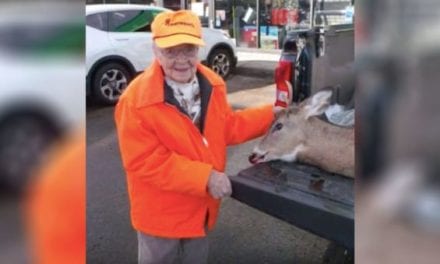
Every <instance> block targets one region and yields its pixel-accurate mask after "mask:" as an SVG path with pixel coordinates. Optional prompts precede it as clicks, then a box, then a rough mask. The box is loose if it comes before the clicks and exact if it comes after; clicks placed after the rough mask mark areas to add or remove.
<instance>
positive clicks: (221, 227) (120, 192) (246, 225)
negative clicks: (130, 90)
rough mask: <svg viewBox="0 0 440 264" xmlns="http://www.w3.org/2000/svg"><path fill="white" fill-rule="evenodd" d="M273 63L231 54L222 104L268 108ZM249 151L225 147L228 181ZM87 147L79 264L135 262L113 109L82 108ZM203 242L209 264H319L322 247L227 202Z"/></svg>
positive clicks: (297, 231) (248, 145)
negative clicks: (82, 262)
mask: <svg viewBox="0 0 440 264" xmlns="http://www.w3.org/2000/svg"><path fill="white" fill-rule="evenodd" d="M278 57H279V55H278V54H269V55H259V54H250V53H248V54H247V53H241V54H239V64H238V67H237V70H236V72H235V74H234V75H232V76H230V78H229V79H228V80H227V86H228V99H229V102H230V103H231V105H232V106H233V107H234V108H241V107H245V106H248V105H254V104H259V103H272V102H273V95H274V93H275V90H274V87H273V69H274V67H275V65H276V60H277V58H278ZM255 58H260V60H256V59H255ZM254 144H255V142H248V143H246V144H242V145H239V146H234V147H229V148H228V162H227V169H226V173H227V174H228V175H231V176H233V175H235V174H237V172H239V171H240V170H241V169H244V168H246V167H248V166H250V164H249V162H248V161H247V157H248V155H249V153H250V151H251V149H252V148H253V145H254ZM87 145H88V147H87V148H88V149H87V261H88V262H90V263H136V262H137V239H136V233H135V231H134V230H133V229H132V227H131V224H130V218H129V207H128V194H127V190H126V189H127V188H126V181H125V174H124V172H123V169H122V166H121V161H120V156H119V149H118V145H117V137H116V134H115V128H114V122H113V107H102V106H96V105H92V104H89V106H88V110H87ZM298 213H301V212H298ZM209 240H210V256H209V263H321V262H322V256H323V254H324V251H325V249H326V246H327V244H328V242H327V241H326V240H324V239H322V238H319V237H317V236H315V235H312V234H310V233H308V232H306V231H303V230H300V229H298V228H296V227H294V226H292V225H289V224H287V223H285V222H283V221H280V220H278V219H275V218H273V217H271V216H269V215H266V214H264V213H262V212H259V211H257V210H255V209H253V208H251V207H249V206H247V205H244V204H242V203H240V202H238V201H236V200H234V199H232V198H226V199H225V200H224V201H223V203H222V208H221V211H220V216H219V219H218V222H217V225H216V228H215V229H214V231H212V232H211V233H210V234H209Z"/></svg>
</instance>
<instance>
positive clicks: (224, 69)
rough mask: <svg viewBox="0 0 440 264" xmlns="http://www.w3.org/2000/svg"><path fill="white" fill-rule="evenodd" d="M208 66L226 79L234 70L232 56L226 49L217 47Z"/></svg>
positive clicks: (210, 57)
mask: <svg viewBox="0 0 440 264" xmlns="http://www.w3.org/2000/svg"><path fill="white" fill-rule="evenodd" d="M208 66H209V67H210V68H211V69H212V70H213V71H215V72H216V73H217V74H218V75H220V76H221V77H222V78H223V79H226V78H227V77H228V75H229V74H230V73H231V71H232V56H231V53H230V52H229V51H228V50H226V49H216V50H214V51H213V52H212V53H211V55H210V56H209V60H208Z"/></svg>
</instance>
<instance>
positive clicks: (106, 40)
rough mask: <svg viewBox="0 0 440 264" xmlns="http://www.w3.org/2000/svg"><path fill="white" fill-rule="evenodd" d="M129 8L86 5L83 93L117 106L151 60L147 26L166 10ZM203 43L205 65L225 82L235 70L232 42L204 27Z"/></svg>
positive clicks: (145, 7) (222, 34)
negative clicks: (84, 85)
mask: <svg viewBox="0 0 440 264" xmlns="http://www.w3.org/2000/svg"><path fill="white" fill-rule="evenodd" d="M166 10H167V9H165V8H161V7H154V6H148V5H131V4H97V5H87V6H86V71H87V76H86V84H87V95H89V96H91V97H92V98H93V99H95V100H96V101H98V102H100V103H104V104H114V103H116V102H117V100H118V98H119V96H120V95H121V93H122V91H123V90H124V89H125V88H126V87H127V85H128V83H129V82H130V80H131V79H132V78H133V77H134V76H135V75H136V74H137V73H138V72H141V71H143V70H144V69H145V68H146V67H147V66H148V65H149V64H150V63H151V62H152V60H153V57H154V55H153V52H152V42H153V40H152V36H151V23H152V21H153V19H154V17H155V16H156V15H157V14H159V13H161V12H164V11H166ZM202 34H203V40H204V41H205V43H206V45H205V46H204V47H202V48H201V49H200V51H199V59H200V61H201V62H202V63H204V64H205V65H208V66H209V67H210V68H211V69H213V70H214V71H215V72H217V73H218V74H219V75H220V76H222V77H223V78H226V77H227V76H228V75H229V74H230V73H231V72H232V71H233V69H234V67H235V65H236V62H237V56H236V50H235V43H234V42H233V41H232V40H231V39H230V38H229V37H228V36H226V35H225V34H224V33H223V32H222V31H220V30H216V29H210V28H203V33H202Z"/></svg>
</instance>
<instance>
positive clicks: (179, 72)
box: [153, 44, 199, 83]
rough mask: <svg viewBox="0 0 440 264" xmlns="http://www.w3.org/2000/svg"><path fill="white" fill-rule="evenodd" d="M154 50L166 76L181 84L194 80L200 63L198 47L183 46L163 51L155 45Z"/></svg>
mask: <svg viewBox="0 0 440 264" xmlns="http://www.w3.org/2000/svg"><path fill="white" fill-rule="evenodd" d="M153 50H154V55H155V56H156V58H157V59H158V60H159V63H160V65H161V66H162V69H163V71H164V72H165V76H167V77H168V78H170V79H171V80H173V81H175V82H179V83H187V82H189V81H191V80H192V79H193V78H194V76H195V74H196V68H197V63H198V56H197V55H198V51H199V47H198V46H196V45H192V44H181V45H177V46H174V47H170V48H164V49H162V48H159V47H157V46H156V45H153Z"/></svg>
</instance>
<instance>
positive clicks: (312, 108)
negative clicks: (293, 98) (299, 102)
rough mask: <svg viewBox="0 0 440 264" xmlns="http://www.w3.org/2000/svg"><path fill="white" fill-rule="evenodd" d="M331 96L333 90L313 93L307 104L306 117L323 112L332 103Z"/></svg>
mask: <svg viewBox="0 0 440 264" xmlns="http://www.w3.org/2000/svg"><path fill="white" fill-rule="evenodd" d="M331 96H332V92H331V91H321V92H317V93H316V94H315V95H313V96H312V97H311V98H310V99H309V100H308V101H307V104H306V105H305V113H306V119H308V118H309V117H311V116H317V115H321V114H323V113H324V112H325V110H326V109H327V108H328V106H329V105H330V97H331Z"/></svg>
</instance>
